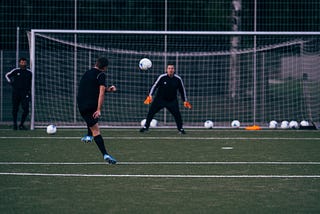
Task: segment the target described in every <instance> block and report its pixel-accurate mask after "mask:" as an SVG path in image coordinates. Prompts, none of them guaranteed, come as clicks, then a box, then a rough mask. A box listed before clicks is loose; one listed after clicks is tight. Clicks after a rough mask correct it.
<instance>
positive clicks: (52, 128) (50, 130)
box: [47, 124, 57, 134]
mask: <svg viewBox="0 0 320 214" xmlns="http://www.w3.org/2000/svg"><path fill="white" fill-rule="evenodd" d="M56 132H57V127H56V126H55V125H52V124H51V125H49V126H47V134H55V133H56Z"/></svg>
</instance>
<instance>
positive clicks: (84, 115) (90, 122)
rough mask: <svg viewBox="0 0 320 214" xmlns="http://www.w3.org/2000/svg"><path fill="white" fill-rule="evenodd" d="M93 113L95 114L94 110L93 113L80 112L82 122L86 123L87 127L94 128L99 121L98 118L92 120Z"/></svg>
mask: <svg viewBox="0 0 320 214" xmlns="http://www.w3.org/2000/svg"><path fill="white" fill-rule="evenodd" d="M94 112H95V110H93V111H80V114H81V116H82V118H83V119H84V121H86V123H87V126H88V127H92V126H94V125H95V124H96V123H98V121H99V118H93V113H94Z"/></svg>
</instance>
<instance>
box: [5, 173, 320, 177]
mask: <svg viewBox="0 0 320 214" xmlns="http://www.w3.org/2000/svg"><path fill="white" fill-rule="evenodd" d="M0 175H14V176H49V177H129V178H130V177H132V178H320V175H129V174H125V175H120V174H118V175H117V174H110V175H108V174H50V173H29V172H0Z"/></svg>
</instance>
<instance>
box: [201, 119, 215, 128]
mask: <svg viewBox="0 0 320 214" xmlns="http://www.w3.org/2000/svg"><path fill="white" fill-rule="evenodd" d="M203 126H204V127H205V128H207V129H212V128H213V122H212V121H211V120H206V121H205V122H204V124H203Z"/></svg>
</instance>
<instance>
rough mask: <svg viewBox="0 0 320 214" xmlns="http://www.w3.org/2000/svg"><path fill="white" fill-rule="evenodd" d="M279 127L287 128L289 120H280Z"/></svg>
mask: <svg viewBox="0 0 320 214" xmlns="http://www.w3.org/2000/svg"><path fill="white" fill-rule="evenodd" d="M280 128H282V129H287V128H289V122H288V121H286V120H284V121H282V122H281V125H280Z"/></svg>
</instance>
